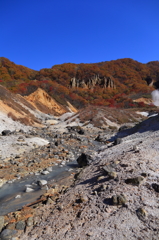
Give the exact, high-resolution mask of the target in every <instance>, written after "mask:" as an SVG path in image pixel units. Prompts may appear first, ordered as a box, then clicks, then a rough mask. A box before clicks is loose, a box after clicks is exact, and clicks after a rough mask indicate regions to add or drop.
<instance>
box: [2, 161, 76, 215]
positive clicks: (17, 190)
mask: <svg viewBox="0 0 159 240" xmlns="http://www.w3.org/2000/svg"><path fill="white" fill-rule="evenodd" d="M76 167H77V163H76V161H73V162H69V163H67V164H66V165H65V166H63V167H59V166H53V167H52V172H50V173H49V174H47V175H31V176H28V177H26V178H23V179H21V180H16V181H15V182H13V183H10V184H9V183H7V184H4V185H3V186H2V187H1V188H0V203H1V204H0V215H1V216H2V215H6V214H7V213H9V212H14V211H17V210H19V209H21V208H22V207H23V206H24V205H27V204H29V203H31V202H34V201H36V200H37V199H38V198H39V197H40V196H41V195H42V194H43V193H44V192H46V190H42V189H41V188H40V187H39V186H38V184H37V181H38V180H42V179H43V180H47V181H48V182H49V181H54V182H55V183H56V182H57V181H59V180H61V179H63V178H65V177H67V176H69V175H70V174H71V171H68V170H69V169H74V170H75V169H76ZM25 185H31V186H30V187H31V188H33V189H34V190H35V191H34V192H30V193H26V192H25V189H26V186H25ZM17 195H21V198H15V197H16V196H17Z"/></svg>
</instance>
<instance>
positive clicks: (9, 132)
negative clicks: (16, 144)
mask: <svg viewBox="0 0 159 240" xmlns="http://www.w3.org/2000/svg"><path fill="white" fill-rule="evenodd" d="M10 134H11V131H10V130H3V131H2V136H8V135H10Z"/></svg>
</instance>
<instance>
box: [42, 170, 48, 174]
mask: <svg viewBox="0 0 159 240" xmlns="http://www.w3.org/2000/svg"><path fill="white" fill-rule="evenodd" d="M41 174H42V175H47V174H49V171H46V170H45V171H42V172H41Z"/></svg>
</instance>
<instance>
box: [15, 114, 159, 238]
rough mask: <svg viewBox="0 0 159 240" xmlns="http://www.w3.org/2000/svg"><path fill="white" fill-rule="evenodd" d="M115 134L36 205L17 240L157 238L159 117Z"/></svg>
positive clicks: (158, 222) (158, 236)
mask: <svg viewBox="0 0 159 240" xmlns="http://www.w3.org/2000/svg"><path fill="white" fill-rule="evenodd" d="M119 135H120V136H122V135H123V136H126V137H124V138H122V141H120V144H117V145H114V144H113V143H111V142H110V143H108V144H107V145H105V146H103V147H101V148H100V149H99V150H98V151H97V152H96V153H94V156H93V161H92V162H91V164H90V165H89V166H86V167H84V168H82V169H79V173H78V174H77V175H76V180H75V182H74V185H72V186H71V187H69V188H68V189H67V191H65V192H64V193H63V194H61V195H60V196H59V198H58V199H57V200H56V201H55V202H54V203H52V204H51V205H49V206H48V205H44V206H43V207H40V208H39V209H37V212H36V216H35V218H34V224H33V225H32V226H31V227H27V228H26V231H25V234H23V233H21V234H20V235H19V237H20V239H21V240H28V239H30V240H35V239H39V240H42V239H45V240H47V239H48V240H50V239H55V240H57V239H59V240H60V239H61V240H62V239H72V240H85V239H91V240H95V239H103V240H110V239H112V240H116V239H118V240H124V239H125V240H127V239H131V240H136V239H138V240H158V239H159V200H158V197H159V146H158V140H159V117H158V116H156V117H153V118H150V119H148V120H146V121H144V122H143V123H141V124H139V125H138V126H136V127H135V128H133V129H131V130H125V131H123V132H120V134H117V136H119ZM114 138H115V137H114ZM112 139H113V138H112ZM118 143H119V142H118Z"/></svg>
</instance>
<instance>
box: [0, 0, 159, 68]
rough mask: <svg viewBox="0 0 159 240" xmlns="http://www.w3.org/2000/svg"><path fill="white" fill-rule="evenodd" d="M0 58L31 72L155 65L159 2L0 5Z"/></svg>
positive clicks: (6, 0)
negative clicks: (122, 62) (124, 62)
mask: <svg viewBox="0 0 159 240" xmlns="http://www.w3.org/2000/svg"><path fill="white" fill-rule="evenodd" d="M0 56H1V57H6V58H9V59H10V60H11V61H13V62H15V63H16V64H20V65H24V66H26V67H29V68H32V69H35V70H39V69H41V68H50V67H52V66H53V65H55V64H61V63H67V62H72V63H95V62H101V61H109V60H116V59H119V58H132V59H134V60H137V61H139V62H142V63H146V62H149V61H154V60H159V0H59V1H57V0H0Z"/></svg>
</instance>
